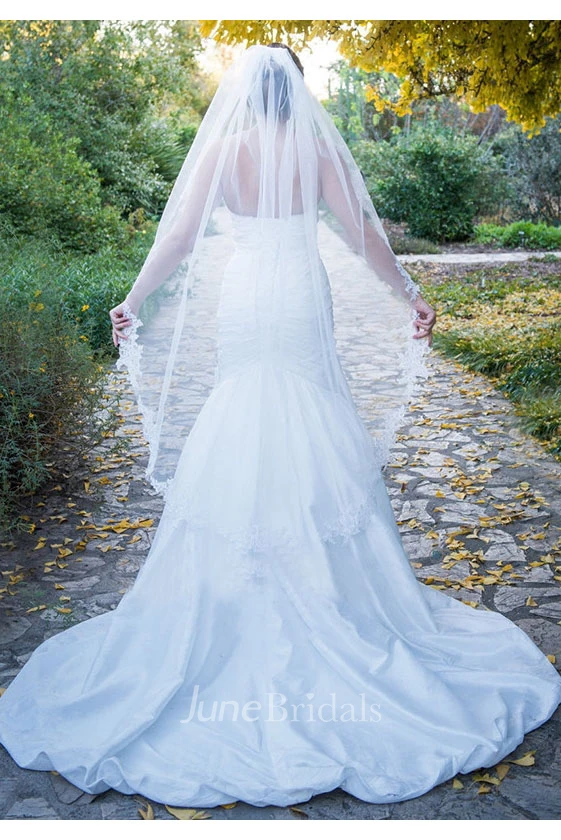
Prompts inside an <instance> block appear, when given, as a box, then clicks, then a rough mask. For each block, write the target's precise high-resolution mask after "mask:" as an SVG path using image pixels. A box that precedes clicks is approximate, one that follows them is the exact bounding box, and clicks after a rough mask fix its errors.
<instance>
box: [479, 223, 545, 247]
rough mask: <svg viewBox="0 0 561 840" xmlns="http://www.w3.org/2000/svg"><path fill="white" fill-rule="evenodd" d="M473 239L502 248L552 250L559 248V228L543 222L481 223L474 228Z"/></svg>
mask: <svg viewBox="0 0 561 840" xmlns="http://www.w3.org/2000/svg"><path fill="white" fill-rule="evenodd" d="M475 241H476V242H480V243H481V244H482V245H499V246H501V247H503V248H528V249H530V250H532V249H536V250H543V251H554V250H558V249H559V248H561V228H558V227H551V226H549V225H546V224H544V223H543V222H540V223H538V224H533V223H532V222H513V223H512V224H510V225H505V226H502V225H492V224H481V225H478V226H477V227H476V229H475Z"/></svg>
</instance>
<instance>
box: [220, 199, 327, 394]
mask: <svg viewBox="0 0 561 840" xmlns="http://www.w3.org/2000/svg"><path fill="white" fill-rule="evenodd" d="M231 216H232V225H233V232H234V240H235V245H236V250H235V251H234V253H233V255H232V257H231V259H230V260H229V262H228V265H227V267H226V271H225V275H224V279H223V283H222V290H221V296H220V303H219V308H218V326H219V333H218V335H219V341H218V370H217V379H218V381H221V380H223V379H224V378H227V377H229V376H232V375H235V374H238V373H239V372H240V371H241V370H242V369H244V368H246V367H247V366H248V365H255V364H265V363H266V364H268V365H271V364H272V365H275V366H277V367H281V368H282V369H284V370H292V371H293V372H295V373H299V374H300V375H301V376H305V377H306V378H309V379H312V380H314V381H316V382H317V383H318V384H322V385H324V386H327V382H328V381H329V377H328V375H327V374H328V371H327V370H326V364H327V359H326V355H325V350H324V343H323V341H324V339H323V340H322V338H321V323H320V322H322V321H323V322H328V323H329V324H332V302H331V294H330V288H329V280H328V278H327V273H326V271H325V268H324V266H323V263H322V262H321V259H320V257H319V252H317V250H316V249H314V248H309V245H308V241H309V239H311V238H312V236H313V235H314V234H315V231H311V232H310V235H309V236H308V232H307V229H306V225H305V221H304V216H303V215H293V216H289V217H288V218H285V219H282V218H279V219H277V218H258V217H255V216H240V215H237V214H234V213H232V214H231ZM316 296H317V297H318V299H319V308H318V305H317V302H316ZM324 334H325V330H324Z"/></svg>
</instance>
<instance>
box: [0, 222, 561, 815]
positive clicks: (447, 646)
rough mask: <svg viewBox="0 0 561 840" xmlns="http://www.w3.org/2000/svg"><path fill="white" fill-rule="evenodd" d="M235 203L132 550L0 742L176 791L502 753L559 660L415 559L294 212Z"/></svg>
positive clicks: (82, 775)
mask: <svg viewBox="0 0 561 840" xmlns="http://www.w3.org/2000/svg"><path fill="white" fill-rule="evenodd" d="M232 218H233V223H234V233H235V240H236V252H235V253H234V254H233V256H232V257H231V259H230V261H229V263H228V267H227V269H226V273H225V276H224V280H223V285H222V291H221V297H220V304H219V309H218V328H219V356H218V368H217V377H216V384H215V386H214V388H213V390H212V391H211V393H210V396H209V397H208V399H207V400H206V402H205V403H204V405H203V408H202V410H201V411H200V414H199V415H198V418H197V420H196V423H195V425H194V426H193V428H192V430H191V433H190V435H189V437H188V438H187V440H186V443H185V445H184V448H183V452H182V456H181V460H180V462H179V465H178V467H177V471H176V473H175V478H174V481H173V484H172V487H171V492H170V493H169V496H168V500H167V502H166V506H165V509H164V512H163V516H162V520H161V522H160V525H159V528H158V530H157V532H156V535H155V538H154V542H153V544H152V547H151V550H150V553H149V555H148V558H147V560H146V561H145V564H144V566H143V567H142V569H141V571H140V573H139V574H138V577H137V579H136V582H135V584H134V586H133V588H132V589H131V590H130V591H129V592H128V593H127V594H125V595H124V597H123V598H122V600H121V602H120V604H119V606H118V607H117V608H116V609H115V610H114V611H111V612H108V613H105V614H103V615H99V616H96V617H94V618H92V619H89V620H87V621H84V622H83V623H81V624H78V625H76V626H73V627H71V628H69V629H67V630H65V631H64V632H61V633H59V634H58V635H55V636H53V637H51V638H49V639H48V640H47V641H45V642H44V643H43V644H42V645H40V647H39V648H38V649H37V650H36V651H35V652H34V654H33V655H32V657H31V658H30V660H29V661H28V662H27V664H26V665H25V666H24V668H23V670H22V671H21V673H20V674H19V675H18V677H16V679H15V680H14V681H13V683H12V685H11V686H10V687H9V688H8V690H7V692H6V693H5V695H4V697H3V698H2V700H1V701H0V741H1V742H2V743H3V744H4V745H5V746H6V748H7V749H8V750H9V752H10V753H11V755H12V756H13V758H14V759H15V760H16V761H17V763H18V764H19V765H20V766H22V767H25V768H31V769H37V770H50V769H56V770H57V771H58V772H59V773H60V774H62V775H63V776H64V777H65V778H66V779H68V780H69V781H71V782H73V783H74V784H75V785H77V786H78V787H80V788H82V789H83V790H85V791H89V792H91V793H97V792H101V791H104V790H107V789H108V788H115V789H116V790H118V791H121V792H122V793H126V794H130V793H141V794H143V795H145V796H147V797H149V798H150V799H153V800H156V801H159V802H165V803H167V804H170V805H176V806H180V805H182V806H195V807H212V806H216V805H220V804H224V803H227V802H231V801H233V800H242V801H245V802H247V803H250V804H252V805H257V806H264V805H267V804H274V805H287V804H293V803H298V802H302V801H305V800H307V799H309V798H310V797H312V796H313V795H315V794H318V793H321V792H324V791H329V790H332V789H334V788H336V787H341V788H343V790H345V791H347V792H349V793H351V794H353V795H354V796H356V797H358V798H360V799H362V800H365V801H368V802H372V803H384V802H394V801H400V800H405V799H409V798H412V797H415V796H418V795H420V794H422V793H423V792H425V791H428V790H429V789H430V788H432V787H433V786H435V785H437V784H439V783H440V782H443V781H445V780H447V779H450V778H451V777H453V776H454V775H455V774H456V773H466V772H468V771H471V770H474V769H477V768H480V767H488V766H491V765H493V764H495V763H496V762H498V761H499V760H500V759H501V758H503V757H504V756H506V755H507V754H509V753H510V752H511V751H512V750H514V748H515V747H516V746H517V745H518V744H520V743H521V741H522V740H523V738H524V734H525V733H526V732H528V731H530V730H532V729H535V728H536V727H538V726H540V724H542V723H543V722H544V721H545V720H547V719H548V718H549V717H550V716H551V715H552V714H553V712H554V711H555V709H556V708H557V705H558V704H559V702H561V678H560V677H559V675H558V674H557V672H556V670H555V668H554V667H553V665H552V664H551V663H550V662H549V661H548V660H547V658H546V657H545V656H544V655H543V654H542V653H541V652H540V651H539V650H538V648H537V647H536V646H535V645H534V643H533V642H532V641H531V640H530V639H529V637H528V636H527V635H526V634H525V633H524V632H523V631H522V630H520V629H519V628H518V627H516V625H515V624H513V623H512V622H511V621H509V620H508V619H507V618H505V617H504V616H502V615H500V614H498V613H495V612H490V611H484V610H479V609H478V610H475V609H473V608H472V607H470V606H468V605H466V604H463V603H462V602H460V601H457V600H454V599H453V598H452V597H449V596H448V595H446V594H444V593H442V592H439V591H437V590H434V589H431V588H430V587H428V586H425V585H423V584H421V583H420V582H419V581H417V579H416V578H415V575H414V573H413V571H412V569H411V566H410V563H409V560H408V558H407V556H406V554H405V552H404V548H403V545H402V543H401V540H400V535H399V531H398V528H397V525H396V521H395V517H394V514H393V511H392V508H391V504H390V501H389V498H388V494H387V491H386V488H385V485H384V482H383V478H382V474H381V472H380V470H379V469H378V468H377V467H376V465H375V458H374V454H375V453H374V451H373V445H372V438H371V436H370V435H369V433H368V431H367V430H366V427H365V425H364V424H363V422H362V420H361V419H359V415H358V413H357V411H356V408H355V405H354V404H353V402H352V400H351V399H350V398H349V399H345V398H344V397H342V396H341V395H339V394H338V395H335V394H330V392H329V391H328V390H327V389H326V388H325V387H324V370H323V366H322V355H321V353H320V352H319V349H318V348H319V346H320V344H319V342H318V341H317V334H316V323H315V320H314V311H315V309H314V306H313V305H312V304H311V299H310V294H311V292H310V284H309V282H308V279H309V271H308V263H307V250H306V246H305V236H304V231H303V224H302V221H301V219H302V217H299V216H297V215H295V216H292V217H291V218H290V219H288V220H284V221H283V220H280V219H270V220H269V221H268V222H267V223H265V227H263V224H264V223H263V222H261V223H260V224H259V225H258V224H257V220H256V219H252V218H251V217H242V216H233V217H232ZM255 259H258V260H261V259H262V260H263V268H264V269H265V267H266V268H267V270H266V271H265V270H263V272H262V273H261V275H260V276H261V283H260V284H259V288H255V286H252V283H254V281H253V280H251V278H252V277H255V276H257V274H258V272H255V271H249V270H248V266H249V264H250V263H251V261H254V260H255ZM253 265H254V263H253ZM240 284H241V289H240ZM244 284H246V285H245V288H244ZM324 305H325V306H326V307H328V308H330V307H331V299H330V291H329V283H328V280H327V276H326V275H325V286H324Z"/></svg>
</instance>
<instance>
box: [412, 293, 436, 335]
mask: <svg viewBox="0 0 561 840" xmlns="http://www.w3.org/2000/svg"><path fill="white" fill-rule="evenodd" d="M413 308H414V309H415V311H416V312H417V313H418V314H419V316H420V317H418V318H415V320H414V322H413V324H414V326H415V329H416V332H415V334H414V335H413V338H425V336H426V337H427V338H428V345H429V347H430V346H431V344H432V328H433V327H434V325H435V323H436V312H435V311H434V309H433V308H432V306H431V305H430V304H429V303H427V302H426V300H425V299H424V298H422V297H421V296H420V295H419V297H418V298H417V299H416V300H415V303H414V304H413Z"/></svg>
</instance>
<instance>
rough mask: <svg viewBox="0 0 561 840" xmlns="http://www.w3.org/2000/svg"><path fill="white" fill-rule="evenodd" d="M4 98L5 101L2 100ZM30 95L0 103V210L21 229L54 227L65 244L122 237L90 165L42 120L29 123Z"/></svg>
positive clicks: (96, 243) (73, 141) (72, 142)
mask: <svg viewBox="0 0 561 840" xmlns="http://www.w3.org/2000/svg"><path fill="white" fill-rule="evenodd" d="M6 100H8V101H6ZM29 104H30V103H29V100H28V99H25V100H24V101H22V99H20V100H19V101H17V100H15V98H14V97H13V96H10V97H5V101H4V103H3V104H2V103H0V147H1V148H2V155H1V157H0V214H3V215H4V216H5V217H8V218H9V219H10V220H11V221H12V223H13V224H14V225H15V227H16V228H17V229H18V230H20V231H21V232H23V233H28V234H31V233H42V232H45V231H47V230H49V229H50V230H51V231H53V232H54V233H55V234H56V235H57V236H58V238H59V240H60V242H61V243H62V244H63V245H64V246H66V247H69V248H78V249H83V250H86V251H93V250H96V249H97V248H100V247H102V246H103V245H104V244H107V243H108V242H122V241H124V239H125V238H126V229H125V227H124V225H123V224H122V222H121V219H120V215H119V212H118V211H117V209H116V208H114V207H111V206H109V205H106V204H104V203H103V200H102V195H101V188H100V184H99V180H98V178H97V174H96V172H95V171H94V170H93V168H92V166H91V165H90V164H89V163H87V162H86V161H84V160H82V159H81V158H80V156H79V155H78V153H77V147H78V144H79V141H78V139H77V138H74V137H72V138H67V139H65V138H64V137H63V135H62V134H60V133H59V132H57V131H55V130H54V129H53V128H52V127H51V126H50V124H49V120H48V118H46V117H45V118H44V119H43V120H42V125H41V126H40V128H39V127H38V126H35V127H34V126H33V117H32V114H30V110H29Z"/></svg>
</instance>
